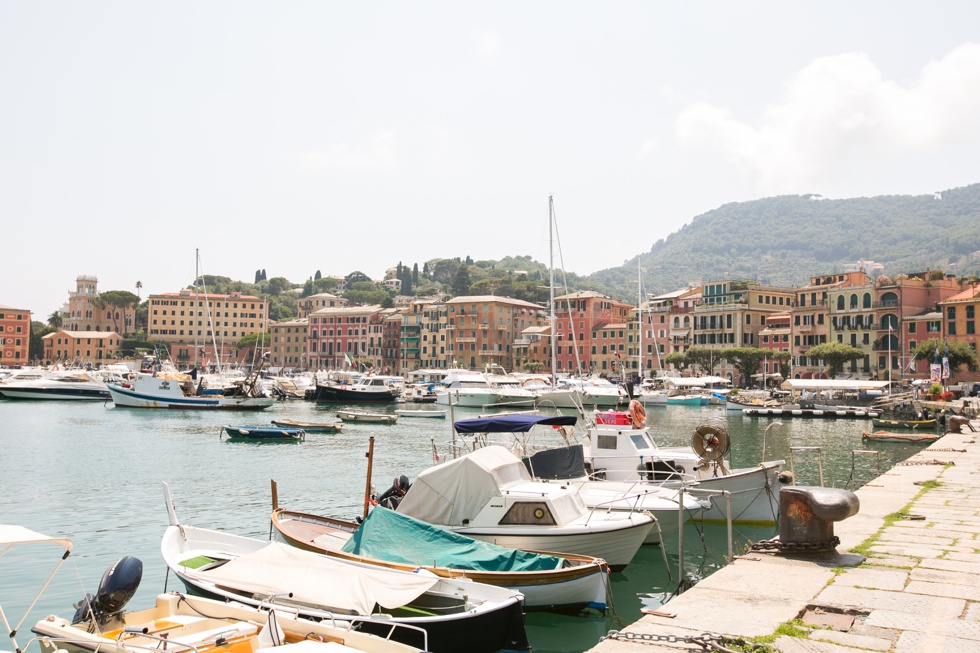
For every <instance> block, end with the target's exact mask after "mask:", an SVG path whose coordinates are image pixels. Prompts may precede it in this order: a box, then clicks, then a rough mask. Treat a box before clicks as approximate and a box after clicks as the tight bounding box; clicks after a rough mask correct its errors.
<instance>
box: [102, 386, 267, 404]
mask: <svg viewBox="0 0 980 653" xmlns="http://www.w3.org/2000/svg"><path fill="white" fill-rule="evenodd" d="M109 395H110V396H111V397H112V403H114V404H115V405H116V406H118V407H120V408H166V409H177V410H263V409H265V408H268V407H269V406H272V405H273V404H274V403H276V400H275V399H273V398H271V397H220V396H214V395H204V396H200V397H176V396H173V397H172V396H154V395H150V394H144V393H141V392H137V391H135V390H132V389H130V388H124V387H122V386H116V385H112V384H110V385H109Z"/></svg>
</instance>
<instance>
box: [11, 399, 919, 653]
mask: <svg viewBox="0 0 980 653" xmlns="http://www.w3.org/2000/svg"><path fill="white" fill-rule="evenodd" d="M338 408H341V407H340V406H337V405H324V404H321V405H317V404H313V403H310V402H304V401H289V402H282V403H280V404H278V405H276V406H273V407H272V408H270V409H268V410H265V411H260V412H257V413H219V412H195V411H152V410H139V409H120V408H115V407H113V405H112V403H111V402H108V403H105V404H103V403H102V402H38V401H11V400H0V523H5V524H19V525H22V526H25V527H27V528H30V529H33V530H35V531H39V532H41V533H44V534H46V535H51V536H67V537H70V538H72V539H73V540H74V541H75V550H74V554H73V556H72V557H71V558H70V559H69V561H68V562H67V563H66V565H65V566H64V567H62V569H61V570H60V572H59V573H58V575H57V576H56V577H55V579H54V580H53V582H52V583H51V585H50V586H49V587H48V589H47V590H46V591H45V593H44V594H43V596H42V597H41V599H40V600H39V601H38V603H37V605H36V606H35V608H34V609H33V610H32V611H31V614H30V616H29V617H28V618H27V619H26V620H25V622H24V624H23V625H21V627H20V635H19V636H18V641H19V642H20V643H21V644H23V642H24V641H26V640H27V639H28V637H29V632H28V631H29V630H30V626H31V625H32V624H33V623H34V622H35V621H37V620H38V619H40V618H42V617H44V616H46V615H48V614H57V615H59V616H64V617H70V616H71V613H73V612H74V609H73V608H72V604H73V603H74V602H76V601H78V600H79V599H81V598H82V597H83V596H84V593H85V592H90V593H94V592H95V591H96V590H97V588H98V583H99V580H100V579H101V577H102V574H103V572H104V571H105V569H106V568H107V567H108V566H109V565H110V564H111V563H112V562H113V561H115V560H116V559H118V558H120V557H122V556H124V555H133V556H136V557H138V558H140V559H141V560H142V561H143V564H144V570H143V580H142V583H141V585H140V589H139V591H138V592H137V594H136V596H135V597H134V598H133V600H132V601H131V603H130V604H129V606H128V607H130V608H133V609H138V608H143V607H148V606H149V605H150V604H151V603H152V601H153V597H154V596H155V595H156V594H157V593H159V592H161V591H163V590H164V588H165V587H166V588H167V589H180V590H182V589H183V588H182V586H180V584H179V583H178V582H176V581H175V579H174V578H173V576H172V575H171V576H169V577H168V574H167V570H166V567H165V565H164V563H163V560H162V558H161V556H160V538H161V536H162V535H163V532H164V529H165V528H166V526H167V513H166V510H165V507H164V500H163V490H162V486H161V482H164V481H165V482H167V483H168V484H169V485H170V489H171V493H172V495H173V498H174V503H175V505H176V509H177V514H178V517H179V518H180V520H181V521H182V522H183V523H187V524H193V525H195V526H200V527H204V528H212V529H217V530H224V531H228V532H231V533H235V534H239V535H246V536H251V537H257V538H264V539H267V538H268V537H269V535H270V527H269V515H270V512H271V507H272V504H271V492H270V481H271V480H273V479H275V481H276V482H277V484H278V489H279V503H280V505H281V506H282V507H285V508H288V509H291V510H299V511H304V512H311V513H317V514H323V515H331V516H337V517H341V518H347V519H353V518H354V517H355V516H357V515H360V514H361V512H362V510H363V505H364V499H363V498H364V491H365V479H366V474H367V468H368V460H367V452H368V447H369V439H370V437H371V436H374V457H373V474H372V477H373V484H374V486H375V487H376V488H377V490H378V492H383V491H384V490H386V489H387V488H388V487H389V486H390V485H391V483H392V481H393V480H394V478H395V477H397V476H398V475H400V474H405V475H407V476H408V477H409V478H410V479H413V480H414V477H415V475H416V474H417V473H418V472H419V471H421V470H422V469H425V468H426V467H428V466H430V465H432V464H434V463H435V456H436V455H438V456H439V457H440V459H441V460H445V459H446V457H447V456H449V455H450V447H449V444H448V443H449V442H450V440H451V437H452V436H451V421H450V419H449V418H447V419H441V420H440V419H419V418H410V417H401V418H400V419H399V421H398V423H397V424H395V425H392V426H388V425H379V424H357V423H348V424H345V425H344V427H343V430H342V431H340V432H339V433H332V434H308V435H307V437H306V440H305V442H300V443H258V444H256V443H250V442H238V441H229V440H228V439H227V438H226V437H225V436H224V435H223V433H222V430H221V427H222V425H224V424H268V423H269V421H270V420H272V419H296V420H307V421H330V420H334V419H336V411H337V409H338ZM394 408H395V407H394V406H391V407H385V408H380V409H376V408H371V410H375V411H377V412H386V411H387V412H393V411H394ZM440 408H441V407H440ZM479 412H480V411H476V410H464V409H456V411H455V417H456V418H457V419H462V418H466V417H475V416H476V415H477V414H478V413H479ZM565 412H566V413H567V412H569V411H565ZM647 416H648V420H649V422H650V430H651V433H652V435H653V438H654V440H655V441H656V442H657V444H658V445H661V446H680V445H687V444H689V443H690V441H691V436H692V434H693V432H694V429H695V428H696V427H697V426H698V424H700V423H701V422H702V421H704V420H706V419H709V418H715V419H723V420H727V422H728V427H729V432H730V434H731V441H732V448H731V454H730V465H731V466H733V467H744V466H752V465H755V464H756V463H758V462H759V461H760V460H761V459H762V456H763V450H762V446H763V440H764V439H765V441H766V451H765V458H766V459H767V460H775V459H784V460H786V468H787V469H788V468H789V465H790V448H791V447H817V448H818V449H819V451H818V450H797V451H795V452H794V453H793V459H794V466H795V474H796V479H797V482H798V483H800V484H806V485H815V484H817V483H818V482H819V465H818V462H819V461H820V458H821V456H822V463H823V474H824V484H825V485H827V486H835V487H848V485H849V483H850V480H851V475H852V455H853V454H852V451H854V450H876V451H880V452H881V455H880V459H879V458H878V457H876V456H875V455H872V454H860V455H858V456H857V459H858V464H859V466H860V467H861V469H859V471H858V473H857V477H858V479H864V480H867V479H868V478H871V477H873V476H875V475H877V473H878V472H879V470H880V471H881V472H884V471H885V470H887V469H889V468H890V467H891V466H893V465H894V464H896V463H897V462H900V461H901V460H904V459H905V458H907V457H909V456H910V455H912V454H913V453H914V452H915V451H917V450H918V449H919V448H920V446H919V445H909V444H900V443H870V442H862V439H861V431H862V430H871V424H870V421H868V420H819V419H812V420H808V419H795V420H794V419H791V418H783V419H782V420H781V422H782V423H781V424H774V422H775V421H776V420H775V419H770V418H752V417H746V416H743V415H742V414H741V413H734V412H732V413H729V412H726V411H725V407H724V406H704V407H700V408H698V407H688V406H670V407H661V408H650V409H649V410H648V414H647ZM770 425H772V426H771V427H770V428H769V429H768V434H766V435H765V437H764V434H765V431H766V427H767V426H770ZM580 428H581V427H580ZM879 465H880V467H879ZM774 533H775V531H774V529H772V528H764V527H757V526H756V527H746V526H739V525H736V526H735V544H734V546H735V553H736V554H738V553H739V552H741V551H742V550H744V549H745V547H746V545H747V543H749V542H751V541H755V540H758V539H763V538H768V537H772V536H773V535H774ZM684 537H685V547H684V552H685V553H684V560H685V566H684V575H685V577H688V578H690V579H693V580H697V579H698V578H701V577H704V576H706V575H708V574H710V573H711V571H713V570H714V569H717V568H718V567H719V566H721V565H723V564H724V563H725V558H726V556H727V534H726V529H725V528H724V526H720V525H716V524H695V523H689V524H688V525H687V527H686V528H685V533H684ZM46 546H47V545H43V546H33V547H19V548H17V549H15V550H13V551H12V552H11V553H10V554H8V555H6V556H3V557H0V579H2V580H0V603H2V604H3V606H4V608H5V610H6V611H7V615H8V618H13V619H16V620H19V619H20V616H21V615H22V614H23V612H24V610H26V608H27V606H28V605H30V602H31V601H32V600H33V598H34V595H35V593H36V592H37V591H38V590H39V589H40V588H41V587H42V585H43V584H44V582H45V580H46V579H47V577H48V575H49V574H50V573H51V570H52V569H53V568H54V566H55V564H56V562H57V557H58V555H57V552H56V551H54V547H53V545H52V547H51V548H50V549H47V548H45V547H46ZM677 553H678V551H677V541H676V540H674V539H672V538H671V539H668V540H667V541H666V542H665V543H664V546H663V547H660V546H645V547H643V549H642V550H641V551H640V553H639V554H638V556H637V557H636V558H635V559H634V561H633V563H632V564H630V566H629V567H628V568H627V569H626V570H625V571H624V572H622V573H616V574H612V575H611V587H612V599H613V601H612V603H613V605H614V610H612V611H611V612H610V613H609V614H607V615H605V616H599V615H595V614H592V615H578V614H575V615H571V614H555V613H548V612H535V613H529V614H528V616H527V624H528V634H529V638H530V640H531V644H532V646H533V649H534V650H535V651H539V652H548V651H568V652H573V651H583V650H586V649H588V648H590V647H592V646H593V645H594V644H595V643H596V642H597V641H598V639H599V638H600V637H601V636H602V635H604V634H605V633H606V632H607V631H608V630H610V629H613V628H620V627H622V626H624V625H626V624H628V623H631V622H633V621H635V620H637V619H638V618H639V617H640V615H641V610H643V609H644V608H656V607H658V606H659V605H661V604H662V603H663V602H664V601H665V600H667V599H668V598H669V597H670V596H671V595H672V593H673V592H674V591H676V587H677V581H678V577H679V573H678V569H677V564H678V556H677ZM10 625H11V627H15V626H16V625H17V624H16V623H11V624H10Z"/></svg>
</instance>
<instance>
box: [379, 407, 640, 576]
mask: <svg viewBox="0 0 980 653" xmlns="http://www.w3.org/2000/svg"><path fill="white" fill-rule="evenodd" d="M511 417H514V416H511ZM398 512H400V513H403V514H406V515H409V516H410V517H415V518H416V519H419V520H422V521H424V522H428V523H430V524H435V525H436V526H441V527H443V528H445V529H448V530H451V531H455V532H457V533H460V534H462V535H466V536H467V537H472V538H474V539H477V540H483V541H484V542H491V543H493V544H499V545H502V546H506V547H510V548H514V549H529V550H538V551H556V552H560V553H575V554H580V555H588V556H593V557H597V558H603V559H604V560H605V561H606V562H607V563H608V564H609V567H610V569H613V570H619V569H623V568H625V567H626V565H628V564H629V562H630V561H631V560H632V559H633V556H634V555H635V554H636V552H637V550H639V548H640V546H641V545H642V544H643V541H644V540H645V539H646V537H647V535H648V534H649V533H650V531H651V529H653V528H654V526H655V523H656V520H655V518H654V517H653V516H652V515H650V514H649V513H643V512H626V511H614V510H610V509H605V508H589V507H587V506H586V505H585V501H584V500H583V498H582V495H581V494H580V493H579V488H578V487H575V486H571V485H567V484H556V483H545V482H542V481H536V480H534V479H533V478H532V477H531V475H530V473H529V472H528V470H527V468H526V467H525V466H524V463H523V462H521V460H520V459H519V458H517V457H516V456H515V455H514V454H512V453H511V452H510V451H508V450H507V449H505V448H504V447H500V446H487V447H482V448H479V449H477V450H475V451H471V452H470V453H467V454H465V455H463V456H460V457H459V458H456V459H453V460H449V461H447V462H445V463H442V464H439V465H436V466H434V467H430V468H429V469H427V470H425V471H423V472H421V473H420V474H419V475H418V477H417V478H416V480H415V482H414V483H413V484H412V486H411V488H410V489H409V490H408V492H407V493H406V494H405V496H404V497H403V498H402V500H401V503H400V504H399V505H398Z"/></svg>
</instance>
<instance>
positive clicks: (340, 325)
mask: <svg viewBox="0 0 980 653" xmlns="http://www.w3.org/2000/svg"><path fill="white" fill-rule="evenodd" d="M381 311H382V309H381V306H379V305H377V304H375V305H371V306H337V307H334V308H321V309H319V310H317V311H314V312H313V313H311V314H310V317H309V320H310V323H309V333H308V335H307V344H308V354H307V356H308V358H309V361H310V367H311V368H312V369H331V370H339V369H345V368H347V367H348V366H349V365H352V364H353V365H356V366H358V367H361V366H367V367H375V368H379V367H381V359H382V356H381V352H382V347H381V345H382V330H383V326H382V324H383V319H384V317H385V315H387V314H382V312H381Z"/></svg>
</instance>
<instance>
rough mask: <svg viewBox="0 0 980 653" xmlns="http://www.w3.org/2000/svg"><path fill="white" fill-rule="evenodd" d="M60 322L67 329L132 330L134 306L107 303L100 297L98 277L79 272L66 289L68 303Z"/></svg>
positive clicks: (134, 313) (134, 319) (134, 315)
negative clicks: (73, 284) (73, 288)
mask: <svg viewBox="0 0 980 653" xmlns="http://www.w3.org/2000/svg"><path fill="white" fill-rule="evenodd" d="M63 312H64V313H65V315H64V317H63V318H62V321H61V326H62V328H64V329H67V330H69V331H114V332H116V333H122V334H124V335H125V334H129V333H132V332H133V331H134V325H135V323H136V308H135V307H134V306H124V307H118V306H110V305H108V304H105V303H104V302H102V301H100V300H99V279H98V277H94V276H87V275H80V276H78V277H77V278H76V279H75V290H74V291H72V292H70V293H68V307H67V309H65V310H64V311H63Z"/></svg>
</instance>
